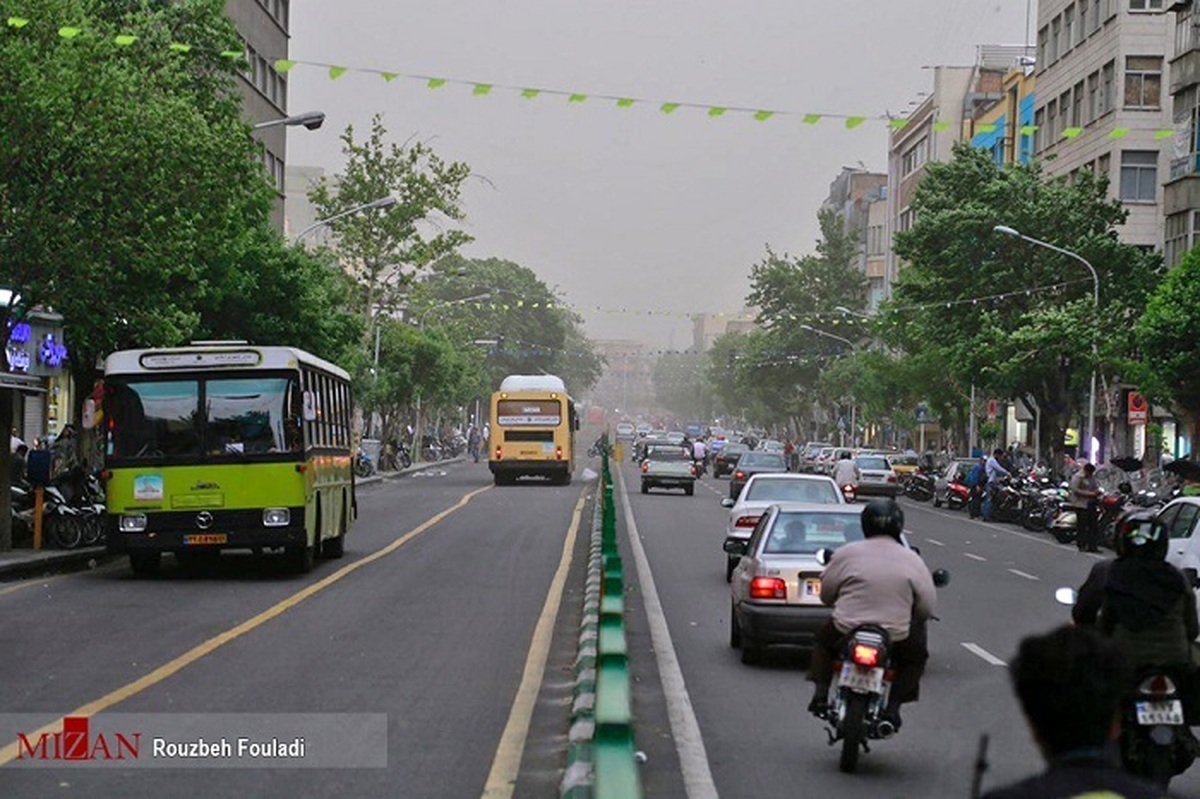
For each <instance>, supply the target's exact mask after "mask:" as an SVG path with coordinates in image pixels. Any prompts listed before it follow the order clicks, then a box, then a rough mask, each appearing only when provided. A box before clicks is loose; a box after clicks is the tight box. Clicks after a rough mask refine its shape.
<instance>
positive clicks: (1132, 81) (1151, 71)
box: [1125, 55, 1162, 109]
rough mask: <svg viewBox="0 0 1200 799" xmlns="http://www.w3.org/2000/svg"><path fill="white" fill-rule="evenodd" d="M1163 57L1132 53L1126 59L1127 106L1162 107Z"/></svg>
mask: <svg viewBox="0 0 1200 799" xmlns="http://www.w3.org/2000/svg"><path fill="white" fill-rule="evenodd" d="M1161 98H1162V59H1161V58H1159V57H1158V56H1144V55H1131V56H1128V57H1126V59H1125V107H1126V108H1151V109H1157V108H1160V107H1162V99H1161Z"/></svg>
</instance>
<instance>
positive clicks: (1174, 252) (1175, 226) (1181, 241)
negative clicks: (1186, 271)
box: [1163, 211, 1192, 268]
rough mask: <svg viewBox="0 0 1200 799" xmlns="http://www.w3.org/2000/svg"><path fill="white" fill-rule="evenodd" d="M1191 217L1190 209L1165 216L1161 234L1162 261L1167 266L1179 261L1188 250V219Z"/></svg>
mask: <svg viewBox="0 0 1200 799" xmlns="http://www.w3.org/2000/svg"><path fill="white" fill-rule="evenodd" d="M1191 218H1192V212H1191V211H1185V212H1184V213H1182V214H1171V215H1170V216H1168V217H1167V221H1166V225H1165V229H1164V234H1163V261H1164V262H1165V263H1166V265H1167V268H1170V267H1172V266H1175V265H1176V264H1177V263H1179V262H1180V260H1182V259H1183V254H1184V253H1186V252H1187V251H1188V246H1187V245H1188V238H1189V237H1188V232H1189V231H1188V221H1189V220H1190V219H1191Z"/></svg>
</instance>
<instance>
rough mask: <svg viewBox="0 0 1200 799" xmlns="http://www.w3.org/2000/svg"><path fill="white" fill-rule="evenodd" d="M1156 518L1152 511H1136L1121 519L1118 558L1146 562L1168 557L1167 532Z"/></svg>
mask: <svg viewBox="0 0 1200 799" xmlns="http://www.w3.org/2000/svg"><path fill="white" fill-rule="evenodd" d="M1156 517H1157V514H1156V513H1155V512H1154V511H1152V510H1136V511H1132V512H1130V513H1127V514H1125V515H1124V516H1122V517H1121V519H1120V521H1119V522H1118V523H1117V536H1116V541H1115V545H1116V547H1115V548H1116V551H1117V557H1119V558H1140V559H1144V560H1163V559H1165V558H1166V557H1167V546H1168V543H1169V541H1168V536H1167V530H1166V527H1165V526H1164V525H1163V524H1162V523H1161V522H1159V521H1158V520H1157V518H1156Z"/></svg>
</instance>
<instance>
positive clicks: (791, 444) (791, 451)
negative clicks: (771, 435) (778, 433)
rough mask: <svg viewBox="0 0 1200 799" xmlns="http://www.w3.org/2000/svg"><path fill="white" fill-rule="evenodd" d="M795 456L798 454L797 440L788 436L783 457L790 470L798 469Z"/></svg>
mask: <svg viewBox="0 0 1200 799" xmlns="http://www.w3.org/2000/svg"><path fill="white" fill-rule="evenodd" d="M795 456H796V442H795V441H793V440H792V439H791V438H788V440H787V443H786V444H784V445H783V458H784V463H786V464H787V469H788V471H789V472H794V471H796V463H795Z"/></svg>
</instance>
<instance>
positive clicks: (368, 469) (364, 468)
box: [353, 448, 375, 477]
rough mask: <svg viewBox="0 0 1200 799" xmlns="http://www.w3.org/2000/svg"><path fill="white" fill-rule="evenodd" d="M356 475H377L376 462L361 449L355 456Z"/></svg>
mask: <svg viewBox="0 0 1200 799" xmlns="http://www.w3.org/2000/svg"><path fill="white" fill-rule="evenodd" d="M353 468H354V474H356V475H357V476H359V477H370V476H371V475H373V474H375V461H374V460H372V459H371V456H370V455H368V454H367V453H366V450H364V449H362V448H360V449H359V450H358V452H357V453H355V455H354V467H353Z"/></svg>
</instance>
